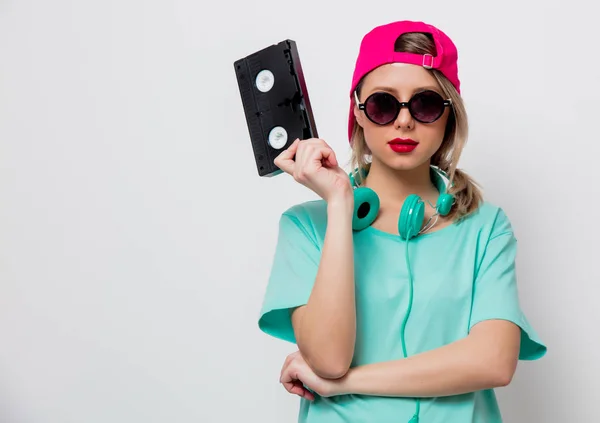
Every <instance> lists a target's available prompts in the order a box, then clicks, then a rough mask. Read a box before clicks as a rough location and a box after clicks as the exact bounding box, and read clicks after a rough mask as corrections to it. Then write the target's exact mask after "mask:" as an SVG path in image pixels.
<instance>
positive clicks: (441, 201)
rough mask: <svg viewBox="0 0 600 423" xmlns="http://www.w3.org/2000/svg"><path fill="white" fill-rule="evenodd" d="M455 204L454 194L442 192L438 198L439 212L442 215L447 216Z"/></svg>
mask: <svg viewBox="0 0 600 423" xmlns="http://www.w3.org/2000/svg"><path fill="white" fill-rule="evenodd" d="M453 204H454V196H453V195H452V194H446V193H444V194H442V195H440V197H439V198H438V201H437V212H438V213H439V214H440V215H441V216H446V215H447V214H448V213H450V209H452V205H453Z"/></svg>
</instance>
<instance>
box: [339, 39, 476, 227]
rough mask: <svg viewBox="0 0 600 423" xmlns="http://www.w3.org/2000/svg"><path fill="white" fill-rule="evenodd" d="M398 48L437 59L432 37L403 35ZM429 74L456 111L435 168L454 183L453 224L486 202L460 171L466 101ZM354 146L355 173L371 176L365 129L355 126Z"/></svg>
mask: <svg viewBox="0 0 600 423" xmlns="http://www.w3.org/2000/svg"><path fill="white" fill-rule="evenodd" d="M394 47H395V48H394V49H395V51H396V52H409V53H417V54H425V53H428V54H431V55H433V56H435V55H436V48H435V44H434V42H433V40H432V38H430V36H429V34H424V33H408V34H402V35H401V36H400V37H398V39H397V40H396V44H395V46H394ZM429 72H431V74H432V75H433V77H434V78H435V79H436V80H437V82H438V83H439V85H440V87H441V89H442V92H443V93H444V95H445V96H446V98H450V99H451V100H452V110H453V113H450V115H449V118H448V123H447V124H446V131H445V133H444V139H443V141H442V145H441V146H440V148H439V150H438V151H437V152H436V153H435V154H434V155H433V156H432V158H431V164H432V165H434V166H438V167H439V168H440V169H441V170H443V171H444V172H446V174H447V175H448V177H449V180H450V183H451V186H450V187H449V189H448V193H450V194H452V195H454V198H455V203H454V205H453V206H452V209H451V210H450V213H449V214H448V215H447V217H448V218H449V219H451V220H460V219H462V218H464V217H466V216H468V215H469V214H471V213H472V212H474V211H475V210H477V208H478V206H479V205H480V203H481V202H482V201H483V195H482V192H481V189H480V187H479V185H478V184H477V183H476V182H475V180H474V179H473V178H471V177H470V176H469V175H467V173H466V172H464V171H463V170H461V169H458V168H457V164H458V160H459V158H460V155H461V153H462V150H463V148H464V146H465V143H466V141H467V136H468V129H469V128H468V118H467V112H466V109H465V105H464V102H463V100H462V97H461V96H460V94H459V93H458V91H457V90H456V88H455V87H454V85H452V83H451V82H450V81H449V80H448V79H447V78H446V77H445V76H444V75H443V74H442V73H441V72H439V71H438V70H436V69H431V70H429ZM363 80H364V78H363ZM363 80H361V81H360V82H359V83H358V85H357V87H356V91H357V94H360V89H361V87H362V83H363ZM351 146H352V155H351V158H350V162H351V166H352V169H353V170H354V169H357V168H358V169H359V170H360V171H367V172H368V170H369V168H370V166H371V164H370V162H368V161H367V156H369V155H370V152H369V149H368V147H367V144H366V141H365V136H364V132H363V129H362V128H361V127H360V125H358V124H355V125H354V130H353V133H352V139H351ZM360 174H361V172H359V175H358V177H357V181H356V182H357V183H359V184H360V182H361V178H360Z"/></svg>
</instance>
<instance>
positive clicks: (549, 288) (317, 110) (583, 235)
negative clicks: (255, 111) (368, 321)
mask: <svg viewBox="0 0 600 423" xmlns="http://www.w3.org/2000/svg"><path fill="white" fill-rule="evenodd" d="M589 4H590V5H589V6H586V5H585V3H584V1H582V0H577V1H570V2H557V1H555V2H549V1H531V2H525V1H513V0H510V1H503V2H491V3H490V2H476V1H470V2H446V1H437V0H429V1H427V2H421V1H419V2H417V1H413V2H397V1H374V2H366V1H348V0H346V1H344V2H343V3H340V4H338V5H335V4H334V3H333V2H331V1H330V2H324V1H313V0H310V1H308V0H306V1H303V2H291V3H288V2H280V1H276V0H263V1H261V2H242V1H236V2H202V1H191V0H163V1H156V0H150V1H148V0H146V1H142V0H118V1H117V0H104V1H84V0H71V1H67V0H54V1H42V0H0V143H1V144H0V146H1V150H0V422H1V423H82V422H85V423H106V422H128V423H138V422H139V423H142V422H143V423H156V422H178V423H191V422H207V423H208V422H210V423H212V422H238V421H256V422H263V423H275V422H293V421H295V419H296V415H297V412H298V403H299V398H298V397H296V396H292V395H290V394H288V393H287V392H286V391H285V390H284V389H283V387H282V386H281V385H280V384H279V383H278V380H279V371H280V368H281V365H282V363H283V361H284V359H285V356H286V355H287V354H288V353H290V352H293V351H294V350H295V349H294V346H293V345H292V344H287V343H283V341H278V340H275V339H272V338H269V337H267V336H266V335H264V334H262V333H261V332H260V331H259V330H258V327H257V318H258V312H259V310H260V306H261V302H262V298H263V294H264V289H265V287H266V283H267V278H268V274H269V270H270V266H271V259H272V254H273V252H274V247H275V241H276V236H277V229H278V226H277V225H278V218H279V216H280V214H281V212H282V211H283V210H285V209H286V208H287V207H289V206H290V205H292V204H295V203H298V202H302V201H306V200H310V199H315V198H316V196H315V195H314V194H313V193H312V192H310V191H309V190H308V189H306V188H304V187H303V186H301V185H299V184H296V183H295V182H294V181H293V179H291V178H290V177H287V175H279V176H277V177H275V178H260V177H258V174H257V172H256V166H255V163H254V157H253V154H252V150H251V144H250V139H249V134H248V130H247V127H246V122H245V119H244V115H243V109H242V106H241V100H240V96H239V92H238V88H237V83H236V78H235V74H234V71H233V62H234V61H235V60H237V59H239V58H241V57H244V56H246V55H248V54H250V53H252V52H254V51H257V50H259V49H262V48H264V47H266V46H268V45H271V44H274V43H277V42H279V41H282V40H284V39H286V38H291V39H293V40H295V41H296V42H297V43H298V48H299V51H300V57H301V60H302V64H303V67H304V71H305V76H306V80H307V83H308V87H309V95H310V99H311V102H312V105H313V109H314V114H315V119H316V122H317V127H318V130H319V135H320V137H321V138H323V139H324V140H326V141H327V142H328V143H329V144H331V145H332V146H333V148H334V149H335V151H336V152H337V154H338V156H339V158H340V160H341V161H342V162H343V163H346V162H347V160H348V158H349V148H348V141H347V138H346V118H347V107H348V88H349V85H350V80H351V75H352V69H353V65H354V60H355V58H356V54H357V52H358V46H359V43H360V40H361V38H362V36H363V34H364V33H365V32H367V31H368V30H370V29H371V28H372V27H373V26H375V25H379V24H382V23H387V22H389V21H392V20H398V19H413V20H424V21H428V22H430V23H433V24H435V25H437V26H439V27H440V28H442V29H443V30H444V31H445V32H446V33H447V34H448V35H450V36H451V37H452V38H453V39H454V41H455V42H456V44H457V45H458V47H459V65H460V78H461V80H462V90H463V96H464V99H465V102H466V105H467V110H468V112H469V116H470V123H471V132H470V138H469V141H468V143H467V148H466V150H465V152H464V156H463V158H462V160H461V162H460V167H461V168H463V169H465V170H466V171H467V172H469V173H470V174H472V175H473V176H474V177H475V178H476V180H477V181H479V182H480V183H481V185H482V186H483V188H484V190H485V194H486V196H487V199H488V200H489V201H492V202H494V203H496V204H498V205H501V206H502V207H503V208H504V209H505V211H506V212H507V214H508V215H509V217H510V218H511V220H512V222H513V225H514V227H515V230H516V233H517V236H518V238H519V241H520V250H519V259H518V271H519V283H520V296H521V302H522V306H523V309H524V310H525V312H526V313H527V316H528V318H529V319H530V321H531V323H532V324H533V326H534V327H535V328H536V330H537V331H538V333H539V334H540V336H541V337H542V339H543V340H544V341H545V342H546V343H547V345H548V348H549V349H548V354H547V356H546V357H545V358H544V359H542V360H541V361H537V362H522V363H520V365H519V369H518V372H517V375H516V377H515V379H514V381H513V383H512V384H511V385H510V386H509V387H506V388H503V389H501V390H499V391H498V395H499V398H500V402H501V407H502V410H503V414H504V416H505V419H506V421H507V422H511V423H526V422H546V423H564V422H567V421H568V422H590V423H591V422H597V421H599V420H600V412H599V411H598V407H597V400H598V398H600V387H599V384H598V379H599V377H600V365H599V364H598V350H599V348H600V330H599V326H600V313H599V307H598V294H599V288H598V282H599V281H600V272H599V271H598V257H599V254H598V250H597V244H598V241H597V240H598V237H599V235H600V231H599V229H598V224H597V220H598V194H599V191H598V188H597V187H598V183H597V181H596V179H597V178H598V176H597V175H598V174H597V170H596V169H595V166H596V164H597V161H598V156H599V154H600V148H599V147H598V142H599V141H600V137H599V135H598V121H599V119H600V113H599V112H600V107H599V102H598V96H599V94H600V82H599V81H600V78H598V75H599V71H598V66H599V65H600V61H599V59H598V54H597V44H598V40H599V38H598V32H597V18H596V16H597V14H595V13H593V12H592V6H591V4H593V3H589ZM423 423H425V422H423Z"/></svg>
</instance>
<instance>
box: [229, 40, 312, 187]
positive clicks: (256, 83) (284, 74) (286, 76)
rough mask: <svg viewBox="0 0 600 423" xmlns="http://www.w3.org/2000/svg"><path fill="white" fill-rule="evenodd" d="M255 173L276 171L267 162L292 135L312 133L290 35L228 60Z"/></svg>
mask: <svg viewBox="0 0 600 423" xmlns="http://www.w3.org/2000/svg"><path fill="white" fill-rule="evenodd" d="M234 68H235V74H236V77H237V81H238V86H239V90H240V95H241V97H242V104H243V107H244V113H245V116H246V122H247V125H248V131H249V133H250V141H251V142H252V149H253V152H254V158H255V160H256V167H257V170H258V174H259V176H274V175H278V174H280V173H281V172H282V171H281V170H280V169H279V168H278V167H277V166H275V164H274V163H273V161H274V160H275V158H276V157H277V156H278V155H279V154H280V153H281V152H282V151H283V150H284V149H286V148H287V147H289V146H290V145H291V144H292V143H293V142H294V140H295V139H296V138H300V139H301V140H303V139H308V138H317V137H318V134H317V128H316V125H315V121H314V117H313V111H312V108H311V105H310V100H309V97H308V91H307V89H306V81H305V79H304V74H303V72H302V66H301V64H300V57H299V55H298V48H297V46H296V42H295V41H293V40H289V39H288V40H284V41H281V42H279V43H278V44H273V45H271V46H269V47H266V48H264V49H262V50H259V51H257V52H255V53H252V54H250V55H249V56H246V57H244V58H242V59H239V60H236V61H235V62H234Z"/></svg>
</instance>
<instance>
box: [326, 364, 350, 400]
mask: <svg viewBox="0 0 600 423" xmlns="http://www.w3.org/2000/svg"><path fill="white" fill-rule="evenodd" d="M353 375H354V370H353V369H352V368H350V369H349V370H348V371H347V372H346V374H345V375H344V376H342V377H341V378H339V379H335V380H333V381H332V382H333V386H332V387H331V391H332V392H331V395H332V396H337V395H349V394H352V393H354V392H353V391H352V386H351V385H352V379H353V378H352V376H353Z"/></svg>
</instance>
